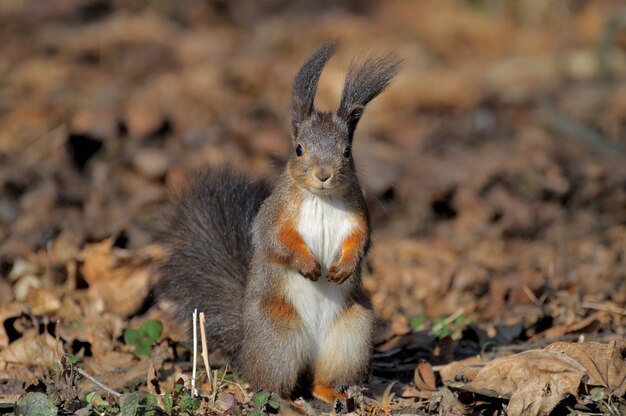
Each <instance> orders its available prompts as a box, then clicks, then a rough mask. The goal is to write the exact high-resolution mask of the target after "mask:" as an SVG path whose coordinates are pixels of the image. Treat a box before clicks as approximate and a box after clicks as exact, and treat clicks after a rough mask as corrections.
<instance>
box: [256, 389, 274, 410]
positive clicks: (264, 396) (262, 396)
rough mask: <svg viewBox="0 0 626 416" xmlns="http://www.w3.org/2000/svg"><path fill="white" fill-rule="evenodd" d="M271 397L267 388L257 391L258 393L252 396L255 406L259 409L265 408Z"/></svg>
mask: <svg viewBox="0 0 626 416" xmlns="http://www.w3.org/2000/svg"><path fill="white" fill-rule="evenodd" d="M269 398H270V392H269V391H267V390H261V391H257V392H256V393H254V396H252V403H253V404H254V407H256V408H258V409H263V406H265V405H266V404H267V401H268V400H269Z"/></svg>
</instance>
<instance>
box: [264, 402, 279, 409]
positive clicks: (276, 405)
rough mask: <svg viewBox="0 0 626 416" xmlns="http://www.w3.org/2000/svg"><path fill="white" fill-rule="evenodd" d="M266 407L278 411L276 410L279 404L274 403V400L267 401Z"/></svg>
mask: <svg viewBox="0 0 626 416" xmlns="http://www.w3.org/2000/svg"><path fill="white" fill-rule="evenodd" d="M267 406H268V407H271V408H272V409H274V410H278V409H280V403H279V402H276V401H274V400H268V401H267Z"/></svg>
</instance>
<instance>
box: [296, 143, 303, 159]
mask: <svg viewBox="0 0 626 416" xmlns="http://www.w3.org/2000/svg"><path fill="white" fill-rule="evenodd" d="M296 156H298V157H300V156H302V146H300V145H297V146H296Z"/></svg>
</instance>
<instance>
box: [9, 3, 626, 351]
mask: <svg viewBox="0 0 626 416" xmlns="http://www.w3.org/2000/svg"><path fill="white" fill-rule="evenodd" d="M329 39H339V41H340V43H339V47H338V50H337V53H336V56H335V57H334V58H333V59H332V60H331V61H330V63H329V65H328V66H327V68H326V70H325V72H324V73H323V75H322V78H321V82H320V87H319V92H318V97H317V106H318V107H319V108H321V109H326V110H334V109H335V108H336V106H337V104H338V100H339V96H340V93H341V88H342V83H343V79H344V76H345V72H346V70H347V67H348V66H349V64H350V62H351V61H352V59H354V58H355V57H357V58H358V57H359V56H366V55H367V54H369V53H377V52H378V53H386V52H388V51H390V50H393V51H396V53H397V54H398V55H399V56H401V57H402V58H403V59H404V60H405V65H404V68H403V71H402V73H401V75H400V76H399V78H398V79H397V80H396V82H395V83H394V84H393V85H392V86H391V87H390V88H389V90H388V91H387V92H385V93H384V94H383V95H382V96H380V97H379V98H378V99H376V100H375V101H374V102H373V103H372V104H371V105H370V106H369V107H368V108H367V111H366V113H365V116H364V118H363V119H362V121H361V123H360V125H359V127H358V129H357V132H356V136H355V146H354V153H355V159H356V163H357V168H358V169H359V172H360V176H361V179H362V183H363V186H364V189H365V193H366V197H367V201H368V204H369V208H370V210H371V215H372V220H373V228H374V249H373V252H372V254H371V256H370V257H369V259H368V262H367V273H366V275H367V277H366V284H367V287H368V288H369V289H370V290H372V292H373V293H374V295H373V300H374V304H375V307H376V309H377V312H378V313H379V315H380V316H381V317H382V318H384V319H385V320H387V321H390V322H394V323H395V324H396V326H395V327H394V329H393V331H396V333H403V332H404V333H406V332H407V331H408V330H409V329H410V328H413V329H416V328H419V325H421V324H420V322H424V321H426V322H428V321H429V320H432V319H435V318H437V317H442V316H444V317H445V316H453V317H459V316H466V317H468V318H470V319H473V320H477V321H479V322H483V323H493V324H494V325H495V324H500V323H503V322H508V323H511V322H514V323H515V322H517V323H519V328H518V329H519V330H518V332H515V333H514V334H513V335H510V339H509V341H510V340H511V339H513V338H515V337H517V336H519V337H521V339H528V338H529V337H532V336H534V335H535V334H537V333H541V331H544V330H546V329H548V328H563V326H566V325H570V326H571V325H572V324H573V323H580V322H581V320H583V321H582V322H583V324H579V326H580V325H582V326H580V327H577V330H579V331H588V332H595V333H597V332H598V331H600V332H602V331H604V332H605V333H611V334H616V336H618V337H619V336H622V338H623V336H624V323H623V317H622V318H621V320H619V319H618V318H615V316H613V317H612V318H611V316H612V315H606V316H605V315H603V316H602V317H599V316H596V315H592V312H594V311H597V310H598V306H597V305H609V306H606V307H610V308H612V307H619V306H621V307H623V305H624V304H625V303H626V158H625V149H626V5H625V4H624V3H623V2H622V1H618V0H615V1H610V0H598V1H585V0H571V1H540V0H524V1H521V0H506V1H504V0H499V1H498V0H436V1H435V0H430V1H402V0H391V1H384V2H382V1H368V0H366V1H356V0H354V1H352V0H348V1H342V2H336V1H329V0H319V1H285V0H260V1H252V0H240V1H226V0H204V1H202V0H179V1H175V2H173V1H165V0H162V1H146V0H124V1H122V0H46V1H44V2H42V1H36V0H22V1H15V0H0V305H4V309H3V307H1V306H0V317H1V318H2V319H6V317H7V316H15V315H10V314H11V313H13V314H15V313H16V312H14V309H15V308H14V309H11V311H12V312H10V313H9V312H6V311H7V310H9V309H10V308H8V306H7V305H21V306H20V308H27V309H28V308H31V309H29V310H31V311H32V308H35V309H34V310H35V312H33V314H34V315H38V316H48V317H58V315H59V314H63V313H66V311H67V310H68V309H67V307H66V304H65V303H64V302H69V301H70V300H68V299H74V301H75V302H76V304H81V305H83V304H82V303H81V302H82V299H83V298H82V296H83V295H82V294H80V293H87V298H88V299H90V300H91V302H92V303H93V302H95V301H96V300H99V301H100V302H101V303H97V302H96V303H97V304H98V305H100V306H99V308H100V309H98V310H99V311H100V312H102V311H106V312H107V313H110V314H112V315H113V316H116V317H117V318H116V319H118V321H115V322H118V324H117V326H115V325H113V326H112V327H111V328H117V329H112V330H111V331H113V332H112V333H113V334H118V335H119V333H120V332H119V331H120V330H121V329H119V328H121V327H123V324H121V323H120V322H126V320H127V319H129V318H132V317H134V316H137V315H138V314H141V313H144V312H146V306H145V305H146V304H145V299H146V296H147V294H148V292H147V289H146V288H147V281H148V279H149V277H148V275H149V274H148V273H147V272H146V270H147V268H148V266H149V265H150V264H151V263H152V260H145V262H143V263H142V262H140V261H138V260H137V259H138V258H143V257H142V256H147V257H149V258H150V259H153V258H154V257H157V258H158V254H154V253H153V252H152V251H150V254H149V255H148V254H146V252H147V251H148V250H152V249H151V247H152V246H151V245H150V244H151V242H152V236H153V233H154V230H155V229H156V227H157V226H158V222H159V213H160V212H161V210H162V209H163V207H164V206H165V205H166V203H167V201H168V198H169V195H172V194H177V193H179V192H181V190H182V189H184V186H185V183H186V177H187V175H189V174H190V173H191V172H193V171H195V170H196V169H199V168H203V167H207V166H208V167H216V166H218V165H222V164H228V165H231V166H234V167H235V168H236V169H238V170H241V171H244V172H246V173H248V174H249V175H250V176H251V177H253V178H255V179H264V180H269V181H272V180H273V179H274V178H276V176H277V175H278V174H279V173H280V171H281V169H282V166H283V164H284V162H285V160H286V157H287V155H288V152H290V138H289V134H288V126H289V123H288V120H287V111H286V110H287V106H288V100H289V96H290V86H291V81H292V79H293V76H294V75H295V73H296V71H297V70H298V68H299V66H300V65H301V64H302V62H303V61H304V59H306V57H307V56H309V55H310V54H311V53H312V52H313V51H314V50H316V49H317V48H318V47H319V46H320V45H321V44H322V43H323V42H324V41H326V40H329ZM111 253H113V254H111ZM107 256H109V257H107ZM109 258H113V259H114V260H107V259H109ZM93 259H95V260H93ZM92 260H93V261H92ZM107 261H108V262H107ZM120 262H122V263H123V262H130V263H131V264H132V268H124V269H123V270H124V272H121V271H119V268H118V269H116V267H118V266H117V265H119V264H120ZM111 270H113V271H115V270H117V272H116V273H117V274H115V273H114V274H113V275H107V274H106V273H109V272H111ZM138 270H140V271H142V272H141V273H139V272H138ZM102 276H109V277H111V276H113V277H111V280H110V281H113V282H115V284H114V285H113V284H111V283H110V282H109V280H107V279H104V278H102ZM116 279H117V280H116ZM133 279H134V280H133ZM107 282H108V283H107ZM133 282H135V283H133ZM107 285H110V286H107ZM81 291H82V292H81ZM76 293H79V294H78V295H77V294H76ZM76 299H78V300H76ZM61 305H64V306H63V307H61ZM594 305H596V306H594ZM37 308H39V309H37ZM85 308H87V306H85ZM594 308H595V309H594ZM18 309H19V308H18ZM20 310H21V309H20ZM3 311H4V312H3ZM3 313H4V315H3ZM100 316H103V315H102V314H101V313H100ZM107 316H108V315H107ZM617 316H618V317H619V316H622V315H619V314H618V315H617ZM590 317H591V318H590ZM592 318H593V319H592ZM94 319H95V318H94ZM416 319H418V320H417V321H416ZM420 319H421V321H420ZM585 319H586V320H585ZM616 319H617V320H616ZM450 322H452V321H450ZM5 327H6V325H5ZM68 331H69V330H68ZM116 331H117V332H116ZM567 331H568V330H567V329H562V332H563V333H565V332H567ZM14 332H15V331H13V332H11V331H4V332H3V331H0V345H8V344H9V343H10V342H12V341H13V340H14V339H15V336H16V335H15V333H14ZM12 334H13V335H12ZM68 334H69V332H68V333H66V335H65V339H72V336H70V335H68ZM385 334H386V335H384V336H383V335H381V337H382V338H381V340H384V339H386V338H385V337H387V338H389V334H388V333H385ZM75 336H76V337H78V335H75ZM83 336H86V335H83ZM94 336H96V335H94ZM78 339H80V338H78ZM505 341H506V340H505ZM505 341H503V342H505ZM81 342H87V341H86V340H84V339H83V340H82V341H81ZM103 348H104V347H103ZM93 354H94V355H97V354H96V352H93Z"/></svg>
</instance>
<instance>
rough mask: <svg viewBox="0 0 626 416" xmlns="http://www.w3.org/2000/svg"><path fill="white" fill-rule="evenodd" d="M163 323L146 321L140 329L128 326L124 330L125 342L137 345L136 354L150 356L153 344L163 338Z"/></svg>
mask: <svg viewBox="0 0 626 416" xmlns="http://www.w3.org/2000/svg"><path fill="white" fill-rule="evenodd" d="M162 333H163V324H162V323H161V321H157V320H151V321H146V322H144V323H143V325H141V326H140V327H139V329H131V328H127V329H126V330H125V331H124V342H125V343H126V344H128V345H132V346H133V347H135V355H137V356H140V355H145V356H150V352H151V346H152V344H154V343H155V342H157V341H158V340H159V338H161V334H162Z"/></svg>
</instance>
